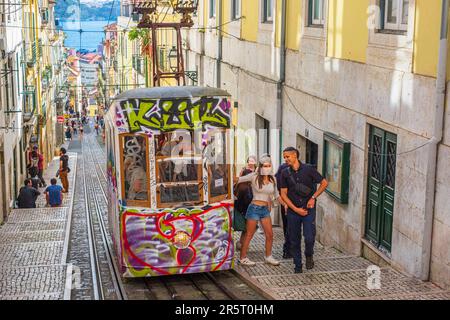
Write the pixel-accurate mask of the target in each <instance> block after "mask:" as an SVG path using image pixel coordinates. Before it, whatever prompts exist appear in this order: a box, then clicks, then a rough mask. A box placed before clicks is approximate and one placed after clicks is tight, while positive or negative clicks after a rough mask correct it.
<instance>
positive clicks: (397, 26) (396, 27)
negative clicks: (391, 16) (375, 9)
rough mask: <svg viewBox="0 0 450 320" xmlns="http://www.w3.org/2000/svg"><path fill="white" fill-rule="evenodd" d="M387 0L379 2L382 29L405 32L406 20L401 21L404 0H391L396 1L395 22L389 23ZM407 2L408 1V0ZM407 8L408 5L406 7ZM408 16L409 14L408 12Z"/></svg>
mask: <svg viewBox="0 0 450 320" xmlns="http://www.w3.org/2000/svg"><path fill="white" fill-rule="evenodd" d="M388 1H389V0H382V1H380V2H381V12H382V18H381V19H382V28H381V29H382V30H386V31H399V32H406V31H407V30H408V22H406V24H405V23H402V18H403V3H404V0H393V1H396V2H397V23H389V22H388V21H387V19H388V4H387V2H388ZM408 4H409V1H408ZM408 10H409V7H408ZM408 16H409V14H408Z"/></svg>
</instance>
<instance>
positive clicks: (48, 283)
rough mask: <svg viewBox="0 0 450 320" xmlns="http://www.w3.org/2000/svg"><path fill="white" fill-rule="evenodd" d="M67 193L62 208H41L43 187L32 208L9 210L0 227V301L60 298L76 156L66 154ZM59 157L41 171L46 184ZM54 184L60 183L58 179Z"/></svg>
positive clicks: (68, 271)
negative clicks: (68, 170)
mask: <svg viewBox="0 0 450 320" xmlns="http://www.w3.org/2000/svg"><path fill="white" fill-rule="evenodd" d="M68 155H69V167H70V168H71V172H70V173H69V174H68V179H69V193H66V194H64V200H63V205H62V206H61V207H58V208H51V207H45V202H46V201H45V195H44V194H43V192H44V190H45V188H40V189H39V191H41V195H40V196H39V198H38V200H37V201H36V205H37V207H38V208H36V209H13V210H12V212H11V214H10V215H9V217H8V221H7V223H6V224H4V225H3V226H1V227H0V300H45V299H49V300H50V299H51V300H55V299H64V295H65V294H69V293H70V290H66V289H65V283H66V275H67V274H69V275H71V273H72V270H71V265H70V264H69V265H68V264H66V258H67V248H68V240H69V234H70V220H71V211H72V202H73V190H74V181H75V179H74V178H75V174H76V161H77V154H76V153H70V152H68ZM58 167H59V158H58V157H57V158H54V159H53V161H52V162H51V163H50V165H49V167H48V168H47V169H46V170H45V171H44V178H45V181H46V183H47V185H50V179H51V178H53V177H54V176H55V173H56V171H57V170H58ZM58 184H61V181H60V180H59V179H58Z"/></svg>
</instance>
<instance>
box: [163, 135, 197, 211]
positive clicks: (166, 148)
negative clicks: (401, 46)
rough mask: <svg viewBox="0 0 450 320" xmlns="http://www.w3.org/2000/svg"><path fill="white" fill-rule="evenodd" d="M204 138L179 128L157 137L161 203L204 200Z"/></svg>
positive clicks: (172, 203) (184, 202) (189, 202)
mask: <svg viewBox="0 0 450 320" xmlns="http://www.w3.org/2000/svg"><path fill="white" fill-rule="evenodd" d="M200 143H201V139H194V132H192V131H186V130H178V131H175V132H166V133H163V134H160V135H158V136H156V137H155V151H156V169H157V170H156V180H157V202H158V207H166V206H169V205H170V206H172V205H180V204H191V205H193V204H198V203H201V202H202V201H203V196H202V193H201V189H200V182H201V181H202V160H201V148H200Z"/></svg>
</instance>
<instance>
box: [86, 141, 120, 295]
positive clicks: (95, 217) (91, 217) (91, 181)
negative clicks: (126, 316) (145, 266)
mask: <svg viewBox="0 0 450 320" xmlns="http://www.w3.org/2000/svg"><path fill="white" fill-rule="evenodd" d="M86 138H87V137H86ZM88 145H89V143H88ZM82 151H83V160H82V161H83V180H84V195H85V209H86V221H87V229H88V241H89V248H90V249H89V251H90V260H91V274H92V284H93V291H94V299H95V300H111V299H114V300H124V299H126V293H125V290H124V288H123V284H122V281H121V277H120V273H119V269H118V267H117V264H116V262H115V256H114V250H113V246H112V244H111V241H110V239H111V238H110V237H109V233H108V229H107V227H106V225H105V219H104V214H105V211H106V208H107V197H106V193H105V190H104V186H103V185H102V182H101V179H100V177H99V176H98V170H97V168H93V167H92V165H90V164H92V163H93V162H96V161H95V160H94V159H95V156H94V155H93V152H92V148H90V147H87V148H86V146H85V143H82ZM87 160H88V161H87ZM87 162H90V164H87ZM101 202H103V205H102V204H101Z"/></svg>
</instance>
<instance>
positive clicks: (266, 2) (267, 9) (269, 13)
mask: <svg viewBox="0 0 450 320" xmlns="http://www.w3.org/2000/svg"><path fill="white" fill-rule="evenodd" d="M262 2H263V3H262V5H263V7H262V8H263V17H262V18H263V21H262V22H265V23H269V22H272V21H273V0H262Z"/></svg>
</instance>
